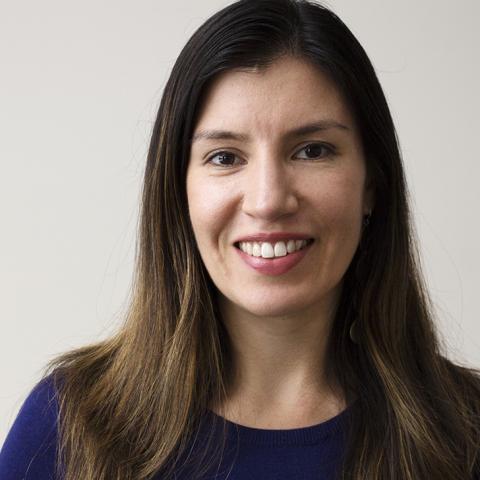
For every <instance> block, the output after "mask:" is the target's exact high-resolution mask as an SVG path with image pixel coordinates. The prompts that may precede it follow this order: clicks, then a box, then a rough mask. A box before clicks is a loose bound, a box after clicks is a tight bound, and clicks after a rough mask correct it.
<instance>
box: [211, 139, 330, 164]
mask: <svg viewBox="0 0 480 480" xmlns="http://www.w3.org/2000/svg"><path fill="white" fill-rule="evenodd" d="M312 146H320V147H322V148H323V149H324V150H326V151H327V154H326V155H324V156H331V155H334V154H335V153H336V150H335V147H334V146H333V145H329V144H328V143H323V142H313V143H309V144H307V145H305V146H303V147H302V148H301V149H300V150H298V151H302V150H305V149H306V148H308V147H312ZM221 154H231V155H234V156H235V157H236V156H237V155H235V154H234V153H232V152H230V151H228V150H219V151H218V152H215V153H213V154H212V155H210V156H209V157H208V158H207V163H210V164H212V165H214V166H215V167H223V168H231V167H233V166H235V165H220V164H216V163H213V162H212V160H213V159H214V158H215V157H217V156H218V155H221ZM317 158H318V157H316V158H312V159H309V158H301V159H300V160H311V161H315V160H316V159H317Z"/></svg>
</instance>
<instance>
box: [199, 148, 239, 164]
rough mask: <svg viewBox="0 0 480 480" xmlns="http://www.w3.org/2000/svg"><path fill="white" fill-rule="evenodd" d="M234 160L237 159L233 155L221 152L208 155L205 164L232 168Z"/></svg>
mask: <svg viewBox="0 0 480 480" xmlns="http://www.w3.org/2000/svg"><path fill="white" fill-rule="evenodd" d="M235 158H238V157H237V156H236V155H235V154H234V153H232V152H228V151H225V150H223V151H221V152H217V153H214V154H213V155H210V157H208V160H207V163H211V164H213V165H215V166H217V167H232V166H234V162H235Z"/></svg>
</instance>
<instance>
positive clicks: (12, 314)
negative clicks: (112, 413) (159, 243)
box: [0, 0, 480, 444]
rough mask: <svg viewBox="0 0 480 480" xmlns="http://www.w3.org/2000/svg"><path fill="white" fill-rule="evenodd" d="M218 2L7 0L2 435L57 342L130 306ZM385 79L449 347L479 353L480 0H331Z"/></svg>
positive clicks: (1, 99) (77, 338) (107, 326)
mask: <svg viewBox="0 0 480 480" xmlns="http://www.w3.org/2000/svg"><path fill="white" fill-rule="evenodd" d="M228 3H230V2H227V1H220V0H208V1H207V0H202V2H197V1H193V0H176V1H175V2H162V1H160V0H156V1H151V0H136V1H135V2H134V1H128V2H126V1H119V0H115V1H113V0H108V1H99V0H82V1H81V2H79V1H76V2H72V1H65V0H62V1H60V0H57V1H52V0H44V1H42V2H36V1H33V0H29V1H23V2H18V1H14V0H8V1H5V0H0V69H1V72H0V222H1V224H0V225H1V227H0V228H1V234H0V320H1V338H0V365H1V367H0V368H1V391H0V444H1V443H2V442H3V439H4V436H5V435H6V432H7V431H8V429H9V427H10V425H11V423H12V422H13V420H14V418H15V416H16V414H17V412H18V409H19V407H20V406H21V403H22V402H23V400H24V398H25V396H26V395H27V394H28V392H29V391H30V389H31V388H32V386H33V384H34V382H35V381H36V380H38V378H39V376H40V373H41V369H42V368H43V366H44V365H45V363H46V362H47V361H48V360H49V359H51V358H52V357H53V356H54V355H55V354H57V353H59V352H61V351H64V350H66V349H70V348H72V347H75V346H80V345H83V344H84V343H86V342H90V341H95V340H97V339H99V338H100V337H104V336H106V335H108V334H109V333H110V332H111V331H112V330H113V329H114V328H115V326H116V325H117V324H118V322H119V320H120V318H121V316H122V312H123V311H124V308H125V305H126V300H127V298H128V291H129V287H130V280H131V273H132V267H133V255H134V249H135V228H136V221H137V216H138V203H139V192H140V181H141V177H142V172H143V168H144V163H145V157H146V152H147V146H148V141H149V136H150V132H151V128H152V123H153V120H154V117H155V113H156V109H157V106H158V103H159V100H160V97H161V92H162V89H163V87H164V85H165V82H166V80H167V78H168V75H169V72H170V69H171V67H172V66H173V63H174V61H175V58H176V56H177V55H178V53H179V52H180V50H181V48H182V47H183V45H184V44H185V42H186V40H187V39H188V38H189V37H190V35H191V34H192V33H193V32H194V30H195V29H196V28H197V27H198V26H199V25H200V24H201V23H202V22H203V21H204V20H206V19H207V18H208V16H210V15H211V14H212V13H214V12H215V11H216V10H218V9H219V8H220V7H223V6H225V5H227V4H228ZM328 5H329V6H330V7H332V8H333V9H334V11H336V12H337V13H338V14H339V15H340V17H341V18H342V19H343V20H344V21H345V23H346V24H347V25H348V26H349V27H350V29H351V30H352V31H353V33H354V34H355V35H356V36H357V38H358V39H359V40H360V42H361V43H362V45H363V46H364V48H365V49H366V51H367V53H368V54H369V56H370V58H371V60H372V62H373V64H374V66H375V68H376V70H377V73H378V75H379V78H380V81H381V83H382V85H383V87H384V90H385V93H386V95H387V98H388V101H389V104H390V106H391V110H392V114H393V116H394V120H395V122H396V125H397V129H398V134H399V138H400V142H401V147H402V151H403V155H404V161H405V165H406V171H407V177H408V181H409V184H410V190H411V193H412V196H413V200H414V214H415V219H416V223H417V228H418V234H419V238H420V242H421V250H422V254H423V259H424V270H425V274H426V276H427V280H428V284H429V287H430V292H431V295H432V297H433V300H434V302H435V305H436V308H437V312H438V316H439V325H440V328H441V331H442V333H443V335H444V336H445V340H446V343H447V345H448V352H449V356H450V357H451V358H454V359H455V360H457V361H459V362H462V363H465V364H468V365H473V366H477V367H478V366H480V318H479V311H480V308H479V306H478V304H477V301H478V280H477V275H478V273H479V272H480V253H479V251H478V246H479V244H480V218H479V214H478V209H479V207H480V201H479V200H480V193H479V188H478V182H479V179H480V167H479V163H480V158H479V148H480V147H479V145H478V140H479V136H480V133H479V131H480V120H479V116H478V115H479V111H480V96H479V93H478V88H479V85H480V60H479V59H480V55H479V47H480V29H478V23H479V21H480V2H479V1H478V0H460V1H458V2H455V3H452V2H451V1H450V0H448V1H447V0H421V1H418V0H402V1H401V2H399V1H397V0H390V1H385V0H362V1H361V2H359V1H357V0H330V1H329V2H328Z"/></svg>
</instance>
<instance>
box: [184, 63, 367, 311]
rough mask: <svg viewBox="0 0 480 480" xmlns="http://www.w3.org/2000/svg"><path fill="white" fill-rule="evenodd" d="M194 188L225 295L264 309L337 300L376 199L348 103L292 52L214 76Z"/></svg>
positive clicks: (212, 266)
mask: <svg viewBox="0 0 480 480" xmlns="http://www.w3.org/2000/svg"><path fill="white" fill-rule="evenodd" d="M187 197H188V205H189V213H190V218H191V222H192V225H193V230H194V233H195V238H196V241H197V244H198V248H199V251H200V254H201V257H202V259H203V262H204V264H205V267H206V269H207V270H208V272H209V274H210V276H211V278H212V280H213V282H214V284H215V285H216V287H217V288H218V290H219V292H220V294H221V299H222V301H223V305H226V307H227V308H230V309H233V310H235V309H240V310H242V311H244V312H245V311H246V312H250V313H251V314H254V315H259V316H277V315H289V314H296V313H297V314H298V313H301V312H302V311H304V310H305V309H313V311H315V308H324V307H325V306H328V305H330V306H331V305H332V304H333V303H335V301H336V300H335V299H338V294H339V292H340V289H341V282H342V278H343V276H344V273H345V271H346V270H347V267H348V265H349V264H350V262H351V260H352V257H353V255H354V253H355V250H356V248H357V245H358V243H359V240H360V235H361V225H362V217H363V215H365V214H366V213H367V212H368V211H369V210H371V208H372V206H373V204H372V201H373V198H372V193H371V192H370V191H368V190H367V188H366V166H365V159H364V156H363V152H362V145H361V139H360V137H359V133H358V131H357V128H356V126H355V125H354V119H353V117H352V114H351V112H350V111H349V109H348V108H347V105H346V104H345V102H344V100H343V98H342V96H341V95H340V93H339V91H338V90H337V89H336V87H335V85H334V84H333V83H332V81H331V80H329V78H328V77H327V76H326V75H325V74H323V73H322V72H321V71H319V70H318V69H316V68H315V67H313V66H311V65H310V64H308V63H305V62H303V61H301V60H298V59H294V58H291V57H284V58H282V59H281V60H278V61H277V62H275V63H274V64H272V65H271V66H270V67H269V68H268V69H267V70H265V71H263V72H241V71H228V72H225V73H223V74H222V75H221V76H219V77H218V78H216V80H215V81H214V82H213V83H212V85H211V87H210V89H209V91H208V92H207V95H206V97H205V101H204V104H203V108H202V110H201V111H200V115H199V117H198V122H197V124H196V125H195V128H194V134H193V138H192V146H191V154H190V159H189V165H188V170H187ZM302 240H304V241H302ZM305 241H306V242H305ZM239 242H242V244H241V245H239ZM243 242H246V243H243ZM305 243H306V245H305ZM239 247H241V248H243V250H245V251H242V250H241V248H239ZM298 249H299V250H298ZM272 255H273V257H272ZM264 257H266V258H264Z"/></svg>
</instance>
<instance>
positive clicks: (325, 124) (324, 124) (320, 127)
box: [191, 119, 350, 143]
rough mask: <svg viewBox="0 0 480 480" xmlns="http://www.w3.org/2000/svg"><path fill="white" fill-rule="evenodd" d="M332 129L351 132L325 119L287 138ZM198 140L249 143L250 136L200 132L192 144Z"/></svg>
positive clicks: (232, 133) (294, 130) (222, 132)
mask: <svg viewBox="0 0 480 480" xmlns="http://www.w3.org/2000/svg"><path fill="white" fill-rule="evenodd" d="M332 128H336V129H339V130H350V128H349V127H347V126H346V125H343V124H342V123H339V122H337V121H336V120H330V119H325V120H319V121H316V122H312V123H308V124H306V125H302V126H300V127H297V128H294V129H292V130H289V131H287V132H286V134H285V136H286V137H288V138H292V137H293V138H294V137H301V136H303V135H308V134H310V133H318V132H323V131H325V130H330V129H332ZM197 140H237V141H239V142H249V141H250V136H249V135H245V134H242V133H236V132H231V131H229V130H200V131H199V132H197V133H195V134H194V135H193V137H192V139H191V143H193V142H196V141H197Z"/></svg>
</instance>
